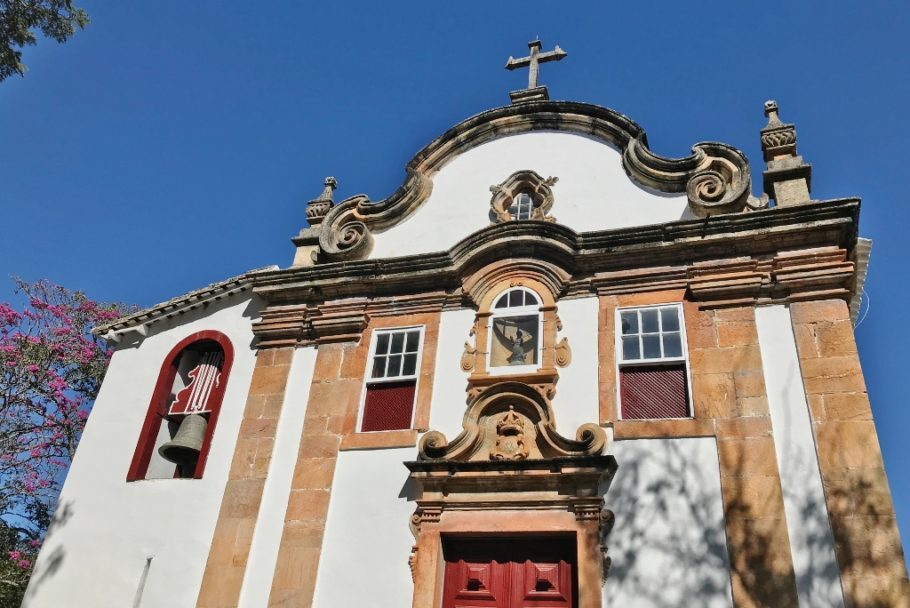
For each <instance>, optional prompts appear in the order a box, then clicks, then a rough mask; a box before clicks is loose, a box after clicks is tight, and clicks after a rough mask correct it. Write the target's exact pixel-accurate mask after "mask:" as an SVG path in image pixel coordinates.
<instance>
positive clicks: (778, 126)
mask: <svg viewBox="0 0 910 608" xmlns="http://www.w3.org/2000/svg"><path fill="white" fill-rule="evenodd" d="M777 112H778V107H777V102H776V101H774V100H773V99H769V100H768V101H766V102H765V116H767V117H768V124H767V125H765V128H764V129H762V130H761V149H762V152H763V153H764V155H765V162H769V161H772V160H776V159H779V158H784V157H788V156H789V157H794V156H796V127H795V126H793V125H791V124H784V123H783V122H781V120H780V116H778V114H777Z"/></svg>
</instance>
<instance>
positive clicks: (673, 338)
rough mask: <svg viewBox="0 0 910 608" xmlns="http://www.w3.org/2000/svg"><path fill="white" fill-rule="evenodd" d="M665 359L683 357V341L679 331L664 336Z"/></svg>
mask: <svg viewBox="0 0 910 608" xmlns="http://www.w3.org/2000/svg"><path fill="white" fill-rule="evenodd" d="M664 357H682V341H681V340H680V337H679V332H678V331H673V332H670V333H666V334H664Z"/></svg>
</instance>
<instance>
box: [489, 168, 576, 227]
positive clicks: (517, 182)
mask: <svg viewBox="0 0 910 608" xmlns="http://www.w3.org/2000/svg"><path fill="white" fill-rule="evenodd" d="M557 181H559V178H557V177H548V178H546V179H544V178H543V177H542V176H541V175H539V174H538V173H537V172H535V171H531V170H522V171H516V172H515V173H513V174H512V175H510V176H509V177H507V178H506V179H505V181H503V182H502V183H500V184H496V185H493V186H490V192H492V193H493V196H492V198H491V199H490V221H491V222H493V223H494V224H498V223H501V222H516V221H525V220H523V219H518V218H515V217H513V216H512V214H511V212H510V211H509V209H510V208H511V207H512V205H513V204H514V203H515V197H517V196H518V195H519V194H527V195H528V196H530V197H531V213H530V217H529V218H528V219H530V220H538V221H544V222H555V221H556V218H555V217H553V216H551V215H550V210H551V209H552V208H553V200H554V199H553V190H552V186H553V185H554V184H556V182H557Z"/></svg>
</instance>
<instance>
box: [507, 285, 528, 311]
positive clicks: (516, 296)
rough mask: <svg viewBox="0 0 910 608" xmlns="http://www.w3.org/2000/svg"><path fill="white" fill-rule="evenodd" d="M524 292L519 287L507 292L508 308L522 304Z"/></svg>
mask: <svg viewBox="0 0 910 608" xmlns="http://www.w3.org/2000/svg"><path fill="white" fill-rule="evenodd" d="M523 296H524V292H523V291H521V290H520V289H516V290H514V291H510V292H509V308H513V307H516V306H521V305H523V304H524V297H523Z"/></svg>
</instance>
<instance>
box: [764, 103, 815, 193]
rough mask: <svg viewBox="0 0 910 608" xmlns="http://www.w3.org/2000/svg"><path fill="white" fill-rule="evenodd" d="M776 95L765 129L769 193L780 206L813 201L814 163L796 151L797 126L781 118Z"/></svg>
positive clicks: (769, 105)
mask: <svg viewBox="0 0 910 608" xmlns="http://www.w3.org/2000/svg"><path fill="white" fill-rule="evenodd" d="M778 111H779V108H778V105H777V102H776V101H774V100H773V99H769V100H768V101H766V102H765V116H767V117H768V124H767V125H765V128H763V129H762V130H761V149H762V154H763V155H764V158H765V162H766V163H767V164H768V168H767V169H766V170H765V172H764V174H763V177H764V180H763V181H764V184H763V185H764V190H765V194H766V195H768V196H769V197H771V198H773V199H774V203H775V205H776V206H778V207H787V206H790V205H798V204H802V203H808V202H809V191H810V187H811V180H812V166H811V165H809V164H808V163H806V162H803V157H802V156H799V155H798V154H797V153H796V127H795V126H794V125H792V124H789V123H784V122H782V121H781V119H780V116H779V115H778Z"/></svg>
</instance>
